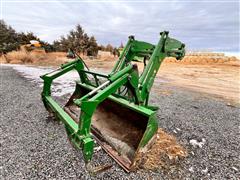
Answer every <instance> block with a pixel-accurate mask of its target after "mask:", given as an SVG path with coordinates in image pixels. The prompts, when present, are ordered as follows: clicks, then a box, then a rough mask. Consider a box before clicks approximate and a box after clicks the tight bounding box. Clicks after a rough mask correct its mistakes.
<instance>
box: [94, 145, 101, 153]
mask: <svg viewBox="0 0 240 180" xmlns="http://www.w3.org/2000/svg"><path fill="white" fill-rule="evenodd" d="M101 149H102V147H101V146H98V147H95V148H93V150H94V152H98V151H100V150H101Z"/></svg>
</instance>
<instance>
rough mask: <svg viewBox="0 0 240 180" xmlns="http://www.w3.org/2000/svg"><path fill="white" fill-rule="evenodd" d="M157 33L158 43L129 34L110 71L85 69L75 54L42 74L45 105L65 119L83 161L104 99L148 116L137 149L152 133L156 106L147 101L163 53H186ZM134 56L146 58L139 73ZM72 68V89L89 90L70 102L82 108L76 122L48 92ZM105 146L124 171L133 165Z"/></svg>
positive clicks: (164, 34) (90, 151) (180, 45)
mask: <svg viewBox="0 0 240 180" xmlns="http://www.w3.org/2000/svg"><path fill="white" fill-rule="evenodd" d="M160 35H161V38H160V40H159V42H158V44H157V45H152V44H150V43H146V42H142V41H137V40H135V39H134V37H133V36H130V37H129V41H128V43H127V45H126V46H125V48H124V49H123V51H122V53H121V55H120V57H119V60H118V61H117V63H116V65H115V66H114V68H113V70H112V72H111V73H110V74H109V75H103V74H99V73H95V72H91V71H87V70H86V65H85V63H84V62H83V60H82V59H81V57H78V58H77V59H76V60H74V61H72V62H69V63H67V64H64V65H61V67H60V68H59V69H57V70H55V71H53V72H50V73H47V74H45V75H43V76H41V78H42V79H43V81H44V86H43V91H42V100H43V103H44V105H45V107H46V109H47V110H49V111H50V112H52V113H54V114H55V116H56V117H57V118H58V119H60V120H61V121H62V122H63V123H64V125H65V128H66V131H67V134H68V137H69V139H70V140H71V142H72V143H73V144H74V146H75V147H76V148H78V149H82V150H83V156H84V159H85V161H86V162H89V161H90V160H91V158H92V155H93V147H94V141H93V138H92V135H93V134H92V133H91V130H92V131H94V128H93V127H91V119H92V116H93V113H94V112H95V110H96V108H97V107H98V105H99V104H100V103H101V102H103V101H104V100H106V99H110V100H111V101H114V102H117V103H118V104H119V105H121V106H125V107H127V108H129V109H132V110H134V111H136V112H138V113H139V114H142V115H143V116H146V117H148V123H147V127H146V131H145V132H144V135H143V138H142V139H141V141H140V144H139V147H138V151H140V150H141V149H142V148H144V147H145V146H146V145H147V144H148V142H149V141H151V139H152V138H153V137H154V134H155V133H156V131H157V128H158V123H157V120H156V109H157V108H155V107H152V106H149V105H148V100H149V94H150V90H151V87H152V85H153V82H154V79H155V77H156V74H157V71H158V69H159V67H160V65H161V63H162V61H163V59H164V58H165V57H176V58H177V59H181V58H183V56H184V54H185V49H184V47H185V45H184V44H183V43H181V42H179V41H177V40H175V39H172V38H169V37H168V32H166V31H164V32H161V33H160ZM136 56H137V57H143V58H144V61H148V63H147V64H145V63H146V62H144V64H145V67H144V70H143V72H142V74H141V75H139V72H138V69H137V66H136V65H133V64H132V63H131V62H132V60H133V59H134V57H136ZM72 70H76V71H77V72H78V74H79V78H80V81H77V82H76V83H77V86H76V89H75V93H78V91H79V90H78V88H79V87H84V88H85V89H88V90H89V93H87V94H86V95H84V96H83V97H81V98H78V99H73V102H74V103H75V104H76V105H77V106H79V107H80V108H81V115H80V119H79V123H77V122H76V121H74V119H73V118H72V117H71V116H70V115H69V114H68V113H67V112H66V111H65V110H64V108H63V107H61V106H60V105H59V104H58V103H57V102H56V101H55V100H54V99H53V97H52V96H51V85H52V82H53V80H54V79H56V78H58V77H60V76H62V75H63V74H65V73H67V72H69V71H72ZM89 74H90V75H92V76H93V78H92V79H90V78H89V77H88V75H89ZM99 78H104V79H105V81H104V82H103V83H101V82H100V80H99ZM92 81H94V83H93V82H92ZM122 87H125V89H127V94H126V93H125V94H121V88H122ZM129 95H130V98H129ZM96 139H97V138H96ZM99 142H100V141H99ZM104 150H106V151H107V152H108V153H109V154H110V155H111V156H112V157H113V158H114V159H115V160H116V161H117V162H119V164H120V165H121V166H122V167H123V168H124V169H125V170H126V171H129V170H130V169H131V167H132V166H133V165H134V163H130V162H124V160H122V159H121V158H120V157H118V155H116V154H114V153H111V149H109V148H104Z"/></svg>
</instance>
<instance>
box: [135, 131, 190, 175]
mask: <svg viewBox="0 0 240 180" xmlns="http://www.w3.org/2000/svg"><path fill="white" fill-rule="evenodd" d="M186 156H187V151H186V150H185V149H184V148H183V147H182V146H181V145H180V144H179V143H178V142H177V140H176V138H175V137H174V136H172V135H170V134H167V133H166V132H164V131H163V130H162V129H160V128H159V129H158V132H157V138H156V141H155V142H154V144H153V145H152V147H151V148H150V149H149V150H148V151H147V152H142V153H141V152H140V153H139V154H138V155H137V157H136V168H137V169H146V170H153V171H156V170H158V169H165V170H168V169H170V168H172V167H176V166H177V165H178V164H179V161H180V160H182V159H183V158H185V157H186Z"/></svg>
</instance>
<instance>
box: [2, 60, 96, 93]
mask: <svg viewBox="0 0 240 180" xmlns="http://www.w3.org/2000/svg"><path fill="white" fill-rule="evenodd" d="M1 66H10V67H12V68H13V69H14V70H16V71H17V72H19V73H20V74H21V75H22V76H23V77H25V78H27V79H29V80H30V81H32V82H34V83H36V84H37V85H38V86H39V87H43V80H42V79H41V78H40V76H41V75H44V74H46V73H49V72H51V71H53V70H54V69H55V68H45V67H36V66H34V67H33V66H26V65H15V64H14V65H13V64H3V65H1ZM93 71H94V72H97V71H99V69H96V68H94V70H93ZM53 74H54V73H53ZM76 80H79V75H78V73H77V72H76V71H74V70H73V71H70V72H68V73H66V74H64V75H62V76H60V77H59V78H57V79H55V80H54V81H53V83H52V89H51V91H52V95H53V96H62V95H64V94H68V93H73V92H74V90H75V81H76Z"/></svg>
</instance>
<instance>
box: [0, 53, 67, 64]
mask: <svg viewBox="0 0 240 180" xmlns="http://www.w3.org/2000/svg"><path fill="white" fill-rule="evenodd" d="M67 61H68V60H67V58H66V53H61V52H53V53H45V52H43V51H31V52H28V51H25V50H23V49H21V50H19V51H11V52H9V53H7V54H6V55H2V56H1V57H0V62H1V63H10V64H35V65H42V66H59V65H60V64H63V63H65V62H67Z"/></svg>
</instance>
